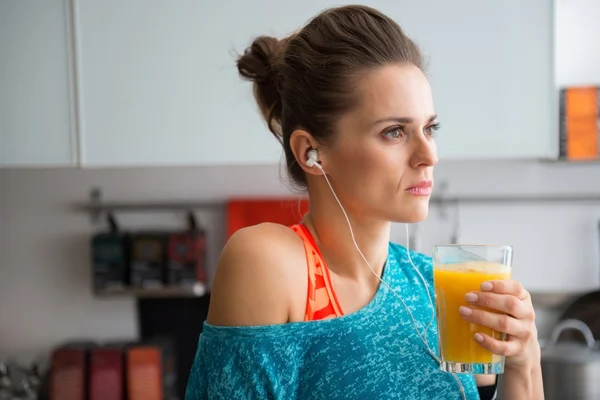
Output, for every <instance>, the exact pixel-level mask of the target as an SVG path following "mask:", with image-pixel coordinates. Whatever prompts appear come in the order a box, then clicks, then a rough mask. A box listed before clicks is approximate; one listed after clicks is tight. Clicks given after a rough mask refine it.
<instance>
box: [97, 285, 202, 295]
mask: <svg viewBox="0 0 600 400" xmlns="http://www.w3.org/2000/svg"><path fill="white" fill-rule="evenodd" d="M207 293H209V290H208V287H206V286H205V285H204V284H202V283H197V284H196V285H194V286H188V287H186V286H184V287H172V286H165V287H163V288H148V289H144V288H125V289H109V290H94V296H97V297H120V296H123V297H146V298H173V297H175V298H176V297H201V296H204V295H205V294H207Z"/></svg>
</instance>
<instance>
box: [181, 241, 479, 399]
mask: <svg viewBox="0 0 600 400" xmlns="http://www.w3.org/2000/svg"><path fill="white" fill-rule="evenodd" d="M411 258H412V260H413V262H414V264H415V266H416V267H417V268H419V269H420V272H421V274H422V275H423V277H424V278H425V280H426V281H427V284H428V289H427V290H430V294H431V298H432V300H433V299H434V293H433V269H432V262H431V259H430V258H429V257H426V256H424V255H422V254H417V253H414V252H411ZM382 279H383V280H384V281H385V282H386V283H387V284H388V285H390V286H391V287H392V288H393V289H394V291H395V292H396V293H398V294H399V295H400V296H401V297H402V299H403V300H404V302H405V304H406V306H407V307H408V308H410V311H411V312H412V314H413V316H414V318H415V320H416V323H417V326H418V328H419V331H420V332H423V331H424V330H425V328H426V326H427V325H428V323H429V321H430V319H431V313H432V312H435V309H432V306H431V305H430V304H429V299H428V297H427V292H426V291H425V290H426V289H425V288H424V287H423V282H422V280H421V279H420V278H419V276H418V274H417V273H416V272H415V270H414V268H413V267H412V266H411V264H410V262H409V260H408V257H407V253H406V248H404V247H402V246H399V245H396V244H393V243H390V246H389V253H388V259H387V262H386V265H385V268H384V271H383V276H382ZM457 312H458V310H457ZM426 335H427V341H428V343H429V346H430V348H431V350H433V351H434V352H435V353H436V354H437V355H438V356H439V350H438V339H437V327H436V324H435V321H434V322H433V323H432V324H431V326H430V328H429V329H428V331H427V333H426ZM457 377H458V378H459V379H460V381H461V382H462V384H463V386H464V391H465V395H466V398H467V399H468V400H474V399H479V394H478V391H477V386H476V385H475V379H474V377H473V375H471V374H458V375H457ZM185 398H186V400H196V399H229V400H234V399H285V400H288V399H423V400H434V399H444V400H447V399H456V400H460V399H462V395H461V392H460V387H459V385H458V383H457V381H456V380H455V379H454V377H453V376H452V375H451V374H450V373H447V372H442V371H441V370H440V366H439V364H438V362H437V361H435V360H434V359H433V357H432V356H431V355H430V354H429V352H428V351H427V349H426V347H425V344H424V343H423V342H422V341H421V339H420V338H419V336H418V335H417V333H416V330H415V327H414V325H413V322H412V319H411V317H410V315H409V314H408V312H407V311H406V309H405V308H404V306H403V305H402V303H401V302H400V300H398V298H397V297H396V296H395V295H394V294H393V293H391V292H390V290H389V289H388V288H387V287H386V286H385V285H383V284H381V285H379V289H378V290H377V293H376V294H375V296H374V298H373V299H372V300H371V302H370V303H369V304H367V305H366V306H365V307H364V308H362V309H360V310H359V311H357V312H355V313H352V314H348V315H344V316H342V317H338V318H333V319H328V320H320V321H311V322H294V323H287V324H281V325H267V326H251V327H221V326H214V325H209V324H207V323H205V324H204V330H203V333H202V334H201V335H200V341H199V345H198V351H197V353H196V358H195V360H194V364H193V366H192V369H191V371H190V375H189V380H188V385H187V392H186V396H185Z"/></svg>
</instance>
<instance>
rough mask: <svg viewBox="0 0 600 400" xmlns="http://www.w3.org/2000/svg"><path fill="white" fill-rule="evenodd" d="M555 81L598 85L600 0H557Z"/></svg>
mask: <svg viewBox="0 0 600 400" xmlns="http://www.w3.org/2000/svg"><path fill="white" fill-rule="evenodd" d="M555 6H556V36H555V37H556V43H555V49H556V50H555V52H554V57H555V62H556V83H557V84H558V85H559V86H560V87H564V86H587V85H593V86H600V51H598V49H599V48H600V46H599V45H598V37H600V24H598V21H599V20H600V2H599V1H598V0H556V1H555Z"/></svg>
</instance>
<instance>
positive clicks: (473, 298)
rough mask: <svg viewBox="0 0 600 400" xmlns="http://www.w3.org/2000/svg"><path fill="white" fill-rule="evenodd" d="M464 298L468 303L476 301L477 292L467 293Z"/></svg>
mask: <svg viewBox="0 0 600 400" xmlns="http://www.w3.org/2000/svg"><path fill="white" fill-rule="evenodd" d="M465 300H466V301H468V302H469V303H474V302H476V301H477V294H476V293H467V294H466V296H465Z"/></svg>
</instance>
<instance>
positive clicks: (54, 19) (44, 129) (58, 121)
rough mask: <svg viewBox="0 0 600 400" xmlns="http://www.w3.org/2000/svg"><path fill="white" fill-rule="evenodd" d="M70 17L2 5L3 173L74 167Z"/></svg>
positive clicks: (36, 4) (53, 2) (55, 4)
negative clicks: (14, 168) (13, 169)
mask: <svg viewBox="0 0 600 400" xmlns="http://www.w3.org/2000/svg"><path fill="white" fill-rule="evenodd" d="M67 11H68V10H67V5H66V3H65V2H64V1H63V0H44V1H0V167H7V166H11V167H12V166H24V167H29V166H64V165H73V163H74V162H75V151H74V145H73V144H74V143H75V140H74V135H73V132H74V131H73V129H72V128H73V126H72V123H71V119H72V113H71V102H70V83H69V82H70V81H69V74H70V69H69V61H68V60H69V56H68V54H69V45H68V43H69V40H68V34H67V32H68V26H69V25H68V12H67Z"/></svg>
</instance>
